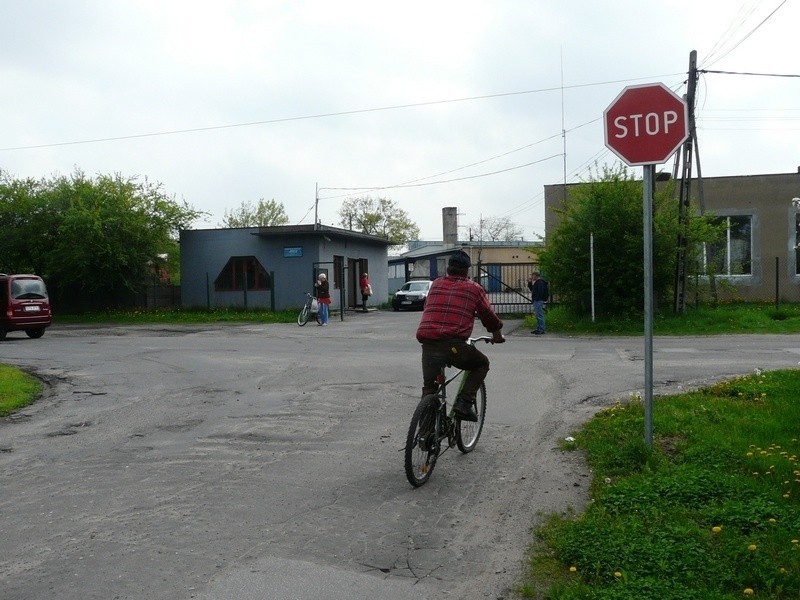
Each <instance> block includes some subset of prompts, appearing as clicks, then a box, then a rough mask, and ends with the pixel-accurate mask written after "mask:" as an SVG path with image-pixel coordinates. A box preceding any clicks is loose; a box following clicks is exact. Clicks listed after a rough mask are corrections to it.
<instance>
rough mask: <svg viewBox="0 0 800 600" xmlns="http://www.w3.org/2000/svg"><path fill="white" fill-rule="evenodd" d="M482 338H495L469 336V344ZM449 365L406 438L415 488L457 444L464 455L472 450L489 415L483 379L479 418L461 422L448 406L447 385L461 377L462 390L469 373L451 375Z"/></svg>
mask: <svg viewBox="0 0 800 600" xmlns="http://www.w3.org/2000/svg"><path fill="white" fill-rule="evenodd" d="M479 341H484V342H486V343H489V342H491V341H492V337H491V336H488V335H484V336H481V337H477V338H469V339H468V340H467V343H468V344H470V345H475V342H479ZM450 366H451V365H447V366H446V367H442V369H441V372H440V373H439V375H438V376H437V378H436V384H437V386H438V388H437V390H436V391H435V392H434V393H433V394H428V395H426V396H425V397H424V398H422V400H420V402H419V404H418V405H417V408H416V410H415V411H414V416H412V417H411V425H410V426H409V428H408V436H407V437H406V448H405V468H406V477H407V478H408V481H409V483H411V485H413V486H414V487H419V486H421V485H423V484H424V483H425V482H426V481H428V479H430V477H431V474H432V473H433V468H434V467H435V466H436V461H437V460H438V459H439V457H440V456H441V455H442V454H444V453H445V452H446V451H447V450H448V449H449V448H452V447H453V446H458V449H459V450H460V451H461V452H463V453H464V454H467V453H469V452H472V451H473V450H474V449H475V446H476V444H477V443H478V438H480V437H481V432H482V431H483V421H484V418H485V417H486V385H485V383H483V382H481V387H480V388H479V389H478V393H477V394H476V396H475V404H474V405H473V407H474V408H475V412H476V413H477V415H478V421H477V422H471V421H462V420H461V419H459V418H458V417H457V416H456V414H455V413H454V412H453V409H452V407H448V405H447V386H448V385H450V384H451V383H452V382H453V381H455V380H456V379H458V378H459V377H460V380H459V385H458V392H459V393H460V392H461V388H462V387H463V386H464V381H465V379H466V374H467V372H466V371H464V370H459V371H458V372H457V373H455V374H453V375H452V376H451V377H449V378H448V377H447V373H446V369H447V367H450ZM456 397H458V394H456Z"/></svg>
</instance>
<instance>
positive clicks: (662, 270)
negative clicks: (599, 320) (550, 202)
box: [539, 166, 718, 316]
mask: <svg viewBox="0 0 800 600" xmlns="http://www.w3.org/2000/svg"><path fill="white" fill-rule="evenodd" d="M673 185H674V184H670V185H668V186H664V187H660V188H658V189H657V190H656V193H655V194H654V198H653V212H654V214H653V291H654V297H655V301H656V303H657V304H660V305H669V301H670V300H671V292H672V289H673V285H674V277H675V260H676V253H677V239H678V231H679V229H678V227H679V225H678V201H677V199H675V198H674V194H673ZM642 195H643V194H642V181H641V180H635V179H634V178H633V176H632V175H630V174H629V173H628V171H627V169H626V168H625V167H622V166H620V167H618V168H617V169H611V168H609V167H605V168H604V169H603V171H602V173H601V174H600V175H599V177H597V178H593V179H591V180H590V181H588V182H586V183H583V184H580V185H578V186H575V187H574V188H572V189H570V191H569V195H568V197H567V200H566V203H565V205H564V206H563V207H562V209H560V210H559V212H560V214H561V221H560V222H559V225H558V228H557V229H556V231H555V232H554V233H553V234H552V235H551V236H549V239H548V240H547V244H546V247H545V249H544V250H543V251H542V252H541V253H540V255H539V259H540V261H541V265H542V270H543V271H544V272H545V274H546V276H547V278H548V279H549V280H550V282H551V284H552V286H551V289H552V291H553V292H554V293H556V294H557V295H558V297H559V299H560V300H561V301H562V302H564V303H565V305H567V306H569V307H570V308H572V309H573V310H574V311H576V313H577V314H582V315H585V314H588V313H589V312H590V309H591V273H590V256H589V255H590V242H589V240H590V235H591V236H593V238H594V268H595V308H596V312H597V314H598V315H603V316H612V315H620V314H629V313H640V312H642V311H643V306H644V285H643V281H644V250H643V245H644V242H643V230H644V228H643V218H642ZM717 231H718V230H717V229H715V228H713V227H711V226H710V225H709V224H708V220H707V219H706V218H703V217H697V216H695V217H692V218H691V219H690V224H689V227H688V229H687V231H686V232H685V235H686V237H687V240H688V241H689V242H688V243H689V248H690V249H692V250H691V251H692V252H696V250H693V249H694V248H697V247H698V244H699V242H701V241H710V240H712V239H714V236H715V235H716V234H717ZM690 262H691V263H692V264H695V263H696V261H690Z"/></svg>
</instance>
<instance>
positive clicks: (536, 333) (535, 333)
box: [531, 330, 544, 335]
mask: <svg viewBox="0 0 800 600" xmlns="http://www.w3.org/2000/svg"><path fill="white" fill-rule="evenodd" d="M531 333H532V334H533V335H544V331H538V330H537V331H531Z"/></svg>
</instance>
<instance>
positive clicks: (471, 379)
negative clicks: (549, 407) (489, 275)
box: [417, 250, 505, 421]
mask: <svg viewBox="0 0 800 600" xmlns="http://www.w3.org/2000/svg"><path fill="white" fill-rule="evenodd" d="M470 265H471V261H470V258H469V254H467V253H466V252H464V251H463V250H459V251H458V252H456V253H455V254H453V255H452V256H451V257H450V259H449V260H448V262H447V275H446V276H444V277H439V278H438V279H435V280H434V282H433V283H432V284H431V289H430V291H429V292H428V297H427V299H426V300H425V307H424V308H423V310H422V318H421V319H420V322H419V327H417V341H418V342H419V343H420V344H422V396H423V397H425V396H426V395H427V394H432V393H433V392H434V391H435V390H436V376H437V375H438V374H439V372H440V369H441V367H442V366H443V365H452V366H454V367H456V368H457V369H464V370H466V371H469V374H468V375H467V378H466V380H465V381H464V385H463V387H462V388H461V390H460V391H459V394H458V397H457V398H456V401H455V403H454V404H453V410H454V411H455V413H456V415H457V416H458V418H460V419H463V420H464V421H477V420H478V414H477V413H476V412H475V396H476V394H477V393H478V389H479V388H480V386H481V383H482V382H483V380H484V379H485V378H486V374H487V373H488V372H489V359H488V358H487V357H486V355H485V354H483V352H481V351H480V350H478V349H477V348H476V347H475V346H470V345H469V344H467V342H466V340H467V338H468V337H469V336H470V335H472V328H473V326H474V325H475V317H476V316H477V317H478V319H480V321H481V324H483V326H484V327H485V328H486V330H487V331H488V332H489V333H491V334H492V343H493V344H501V343H503V342H504V341H505V338H504V337H503V333H502V329H503V322H502V321H501V320H500V318H499V317H498V316H497V314H496V313H495V311H494V308H492V303H491V302H490V301H489V296H487V295H486V291H484V289H483V288H482V287H481V285H480V284H479V283H477V282H475V281H472V280H471V279H470V278H469V268H470Z"/></svg>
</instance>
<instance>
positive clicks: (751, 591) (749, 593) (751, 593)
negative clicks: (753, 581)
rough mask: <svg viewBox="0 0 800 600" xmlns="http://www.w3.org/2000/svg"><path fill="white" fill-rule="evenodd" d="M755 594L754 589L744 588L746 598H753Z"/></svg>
mask: <svg viewBox="0 0 800 600" xmlns="http://www.w3.org/2000/svg"><path fill="white" fill-rule="evenodd" d="M754 593H755V592H753V588H744V595H745V596H752V595H753V594H754Z"/></svg>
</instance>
